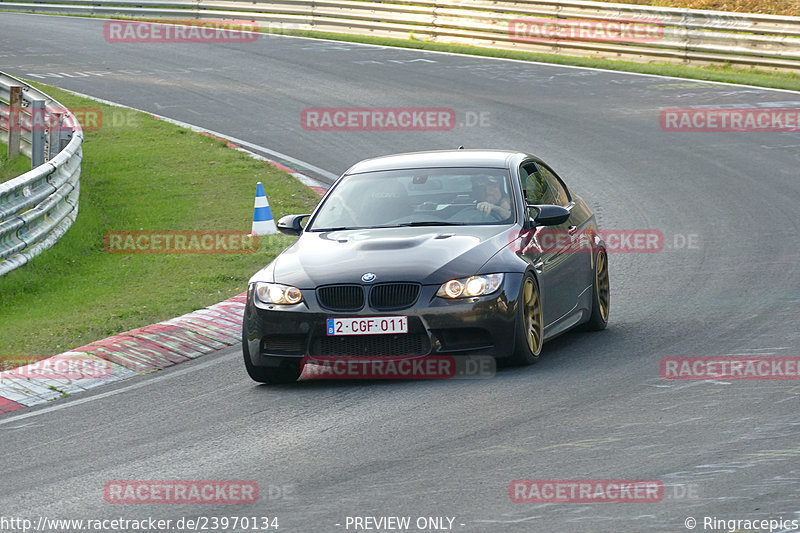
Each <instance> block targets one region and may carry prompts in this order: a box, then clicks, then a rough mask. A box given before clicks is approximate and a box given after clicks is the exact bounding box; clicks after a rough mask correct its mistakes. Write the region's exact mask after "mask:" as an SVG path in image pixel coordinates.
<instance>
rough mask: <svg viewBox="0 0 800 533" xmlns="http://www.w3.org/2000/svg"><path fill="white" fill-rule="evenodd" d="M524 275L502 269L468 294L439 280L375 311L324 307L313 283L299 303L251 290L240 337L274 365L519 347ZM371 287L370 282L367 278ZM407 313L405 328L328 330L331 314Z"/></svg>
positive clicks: (500, 353)
mask: <svg viewBox="0 0 800 533" xmlns="http://www.w3.org/2000/svg"><path fill="white" fill-rule="evenodd" d="M521 282H522V274H520V273H511V274H508V273H507V274H505V277H504V280H503V284H502V285H501V287H500V288H499V289H498V290H497V291H496V292H495V293H493V294H490V295H488V296H478V297H474V298H464V299H455V300H450V299H445V298H440V297H437V296H436V291H437V290H438V289H439V285H435V286H434V285H423V286H422V288H421V291H420V294H419V297H418V298H417V300H416V303H414V304H413V305H412V306H411V307H408V308H406V309H402V310H399V311H392V312H385V311H376V310H374V309H372V308H370V307H369V304H368V303H367V304H366V305H365V306H364V308H363V309H361V310H359V311H356V312H348V313H338V312H334V311H329V310H326V309H324V308H323V307H321V306H320V304H319V302H318V300H317V295H316V290H314V289H310V290H309V289H303V290H302V293H303V301H301V302H300V303H298V304H295V305H268V304H264V303H262V302H259V301H257V300H256V298H255V295H254V291H253V290H252V286H251V288H250V290H248V294H247V306H246V308H245V313H244V323H243V342H244V343H246V344H247V346H246V348H247V353H249V354H250V360H251V362H252V364H253V365H254V366H275V365H276V364H279V362H280V361H285V360H286V359H298V360H299V359H301V358H303V357H306V356H420V355H491V356H493V357H496V358H503V357H507V356H509V355H510V354H511V352H512V350H513V348H514V339H515V328H516V314H517V313H516V311H517V299H518V297H519V293H520V283H521ZM365 286H366V285H365ZM375 316H407V317H408V333H403V334H380V335H337V336H328V334H327V329H326V324H327V319H328V318H352V317H375Z"/></svg>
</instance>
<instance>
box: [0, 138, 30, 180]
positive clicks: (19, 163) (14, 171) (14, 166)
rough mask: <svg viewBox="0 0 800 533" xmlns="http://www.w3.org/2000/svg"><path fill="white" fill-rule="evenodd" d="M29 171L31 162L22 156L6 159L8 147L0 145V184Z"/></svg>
mask: <svg viewBox="0 0 800 533" xmlns="http://www.w3.org/2000/svg"><path fill="white" fill-rule="evenodd" d="M30 169H31V160H30V159H28V158H27V157H25V156H24V155H22V154H17V155H15V156H14V157H12V158H11V159H9V158H8V146H7V145H5V144H3V143H0V183H3V182H4V181H8V180H10V179H11V178H16V177H17V176H19V175H20V174H24V173H26V172H28V171H29V170H30Z"/></svg>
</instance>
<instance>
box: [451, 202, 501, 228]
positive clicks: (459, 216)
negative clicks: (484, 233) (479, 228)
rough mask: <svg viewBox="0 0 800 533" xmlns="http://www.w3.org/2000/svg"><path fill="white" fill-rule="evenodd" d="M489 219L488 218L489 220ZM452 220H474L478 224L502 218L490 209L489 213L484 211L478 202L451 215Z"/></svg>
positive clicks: (497, 220)
mask: <svg viewBox="0 0 800 533" xmlns="http://www.w3.org/2000/svg"><path fill="white" fill-rule="evenodd" d="M487 219H488V220H487ZM450 220H451V221H457V222H474V223H477V224H480V223H482V222H483V223H485V222H499V221H501V220H503V219H502V217H500V215H498V214H497V213H495V212H494V211H490V212H488V213H484V212H483V211H481V210H480V209H478V206H477V204H474V205H470V206H467V207H465V208H464V209H462V210H461V211H459V212H458V213H456V214H455V215H453V216H452V217H450Z"/></svg>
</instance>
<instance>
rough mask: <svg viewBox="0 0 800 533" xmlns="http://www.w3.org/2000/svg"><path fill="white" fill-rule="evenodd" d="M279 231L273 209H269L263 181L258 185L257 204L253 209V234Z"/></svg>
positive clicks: (270, 233) (267, 233)
mask: <svg viewBox="0 0 800 533" xmlns="http://www.w3.org/2000/svg"><path fill="white" fill-rule="evenodd" d="M273 233H278V228H276V227H275V220H274V219H273V218H272V211H270V210H269V202H268V201H267V195H266V194H265V193H264V186H263V185H261V182H260V181H259V182H258V185H256V204H255V209H254V210H253V231H251V232H250V234H251V235H272V234H273Z"/></svg>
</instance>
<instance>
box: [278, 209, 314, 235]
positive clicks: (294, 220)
mask: <svg viewBox="0 0 800 533" xmlns="http://www.w3.org/2000/svg"><path fill="white" fill-rule="evenodd" d="M308 216H310V214H309V213H306V214H303V215H286V216H285V217H281V219H280V220H279V221H278V223H277V224H276V225H275V227H277V228H278V231H280V232H281V233H283V234H285V235H294V236H297V235H300V234H301V233H303V219H304V218H306V217H308Z"/></svg>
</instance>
